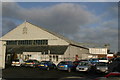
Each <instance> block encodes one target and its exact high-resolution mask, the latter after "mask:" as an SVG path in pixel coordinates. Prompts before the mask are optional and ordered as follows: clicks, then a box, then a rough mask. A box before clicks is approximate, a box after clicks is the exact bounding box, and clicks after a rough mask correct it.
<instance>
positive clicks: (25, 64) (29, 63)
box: [21, 59, 39, 67]
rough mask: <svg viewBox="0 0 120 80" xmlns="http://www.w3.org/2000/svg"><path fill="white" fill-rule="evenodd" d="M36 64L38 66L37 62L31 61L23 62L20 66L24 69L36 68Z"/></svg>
mask: <svg viewBox="0 0 120 80" xmlns="http://www.w3.org/2000/svg"><path fill="white" fill-rule="evenodd" d="M38 64H39V61H37V60H33V59H31V60H27V61H25V63H24V64H22V65H21V66H24V67H37V65H38Z"/></svg>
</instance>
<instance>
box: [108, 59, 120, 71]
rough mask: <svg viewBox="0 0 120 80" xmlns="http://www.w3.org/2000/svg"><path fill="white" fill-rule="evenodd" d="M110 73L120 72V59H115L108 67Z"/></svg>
mask: <svg viewBox="0 0 120 80" xmlns="http://www.w3.org/2000/svg"><path fill="white" fill-rule="evenodd" d="M108 68H109V72H120V57H117V58H113V59H112V60H111V61H110V64H109V65H108Z"/></svg>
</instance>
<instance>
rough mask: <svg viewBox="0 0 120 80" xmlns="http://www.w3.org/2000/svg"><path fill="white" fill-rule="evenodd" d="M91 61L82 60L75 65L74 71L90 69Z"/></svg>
mask: <svg viewBox="0 0 120 80" xmlns="http://www.w3.org/2000/svg"><path fill="white" fill-rule="evenodd" d="M91 66H92V64H91V62H90V61H82V62H80V63H79V64H78V66H77V67H76V71H87V72H88V71H90V70H91Z"/></svg>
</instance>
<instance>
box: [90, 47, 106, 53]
mask: <svg viewBox="0 0 120 80" xmlns="http://www.w3.org/2000/svg"><path fill="white" fill-rule="evenodd" d="M89 53H90V54H107V48H89Z"/></svg>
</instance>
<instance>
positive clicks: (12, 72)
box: [2, 67, 105, 80]
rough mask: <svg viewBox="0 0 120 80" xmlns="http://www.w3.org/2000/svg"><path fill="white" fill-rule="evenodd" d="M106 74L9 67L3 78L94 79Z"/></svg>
mask: <svg viewBox="0 0 120 80" xmlns="http://www.w3.org/2000/svg"><path fill="white" fill-rule="evenodd" d="M103 75H105V74H96V73H93V72H90V73H87V72H76V71H73V72H70V73H69V72H67V71H59V70H49V71H47V70H40V69H39V68H26V67H8V68H6V69H3V70H2V78H3V79H7V80H8V79H9V80H14V79H16V80H18V79H20V80H26V79H29V80H30V79H32V80H43V79H44V80H46V79H50V80H71V79H72V80H93V79H94V78H96V77H100V76H103Z"/></svg>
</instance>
